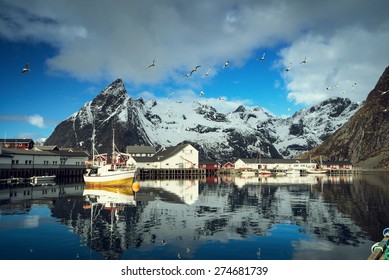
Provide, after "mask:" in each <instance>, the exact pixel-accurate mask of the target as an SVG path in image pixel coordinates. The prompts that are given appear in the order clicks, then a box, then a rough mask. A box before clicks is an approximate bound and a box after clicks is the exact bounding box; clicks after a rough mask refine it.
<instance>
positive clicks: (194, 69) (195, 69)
mask: <svg viewBox="0 0 389 280" xmlns="http://www.w3.org/2000/svg"><path fill="white" fill-rule="evenodd" d="M200 67H201V65H197V66H196V67H195V68H193V69H192V71H190V72H189V75H190V76H192V74H193V73H194V72H196V71H197V68H200Z"/></svg>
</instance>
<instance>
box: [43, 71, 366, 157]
mask: <svg viewBox="0 0 389 280" xmlns="http://www.w3.org/2000/svg"><path fill="white" fill-rule="evenodd" d="M359 108H360V105H359V104H357V103H356V102H351V101H350V100H349V99H347V98H340V97H338V98H331V99H328V100H325V101H323V102H321V103H320V104H318V105H316V106H312V107H310V108H306V109H302V110H300V111H298V112H296V113H295V114H293V116H291V117H288V118H277V117H275V116H272V115H271V114H269V113H268V112H266V111H265V110H264V109H263V108H261V107H255V108H252V109H250V110H248V109H247V108H245V107H244V106H242V105H241V106H238V107H237V108H236V109H235V110H234V111H232V112H229V113H221V112H218V111H217V110H216V109H215V108H214V107H212V106H210V105H208V104H207V103H206V99H199V100H194V101H192V102H183V101H173V100H168V99H166V100H162V99H161V100H158V101H157V100H148V101H145V100H144V99H142V98H139V99H133V98H131V97H130V96H129V95H128V94H127V90H126V89H125V86H124V84H123V81H122V80H121V79H117V80H115V81H114V82H112V83H111V84H110V85H108V86H107V87H106V88H105V89H103V90H102V91H101V92H100V93H99V94H98V95H97V96H96V97H95V98H94V99H93V100H91V101H89V102H87V103H85V104H84V105H83V106H82V107H81V108H80V110H79V111H78V112H75V113H74V114H72V115H71V116H70V117H69V118H67V119H66V120H64V121H62V122H61V123H60V124H59V125H58V126H57V127H56V128H55V130H54V132H53V133H52V134H51V135H50V137H48V138H47V140H46V142H45V144H46V145H57V146H64V147H65V146H66V147H73V148H78V149H80V148H81V149H85V150H88V151H91V148H92V137H93V135H94V136H95V143H96V145H95V147H96V148H97V150H98V151H99V152H102V153H103V152H107V151H110V150H111V149H112V148H111V142H112V129H113V127H114V128H115V140H116V141H115V142H116V145H117V147H118V149H119V150H121V151H124V150H125V148H126V146H129V145H153V146H155V147H157V149H158V148H161V147H167V146H174V145H177V144H182V143H190V144H192V145H194V146H195V147H196V149H198V150H199V155H200V159H201V160H214V161H233V160H236V159H237V158H253V157H257V156H258V155H259V154H260V155H261V157H268V158H270V157H271V158H283V157H284V158H293V157H296V156H297V155H300V154H302V153H304V152H307V151H309V150H311V149H312V148H314V147H316V146H317V145H319V144H321V143H322V142H323V141H324V140H325V139H327V138H328V137H329V136H330V135H332V134H333V133H334V132H335V131H336V130H337V129H339V128H340V127H341V126H342V125H343V124H344V123H345V122H346V121H347V120H348V119H349V118H350V117H351V116H352V115H354V113H355V112H357V111H358V109H359Z"/></svg>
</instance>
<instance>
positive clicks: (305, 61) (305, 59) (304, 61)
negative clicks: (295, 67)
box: [300, 57, 308, 64]
mask: <svg viewBox="0 0 389 280" xmlns="http://www.w3.org/2000/svg"><path fill="white" fill-rule="evenodd" d="M302 63H308V60H307V57H305V58H304V60H303V61H301V62H300V64H302Z"/></svg>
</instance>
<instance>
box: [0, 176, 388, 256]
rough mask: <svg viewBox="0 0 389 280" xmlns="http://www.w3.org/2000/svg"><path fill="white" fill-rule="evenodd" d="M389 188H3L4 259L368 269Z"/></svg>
mask: <svg viewBox="0 0 389 280" xmlns="http://www.w3.org/2000/svg"><path fill="white" fill-rule="evenodd" d="M388 179H389V177H388V174H387V173H375V174H366V175H365V174H364V175H360V174H357V175H353V176H350V175H349V176H345V177H343V176H326V175H325V176H323V175H319V176H318V175H308V176H295V175H294V176H289V175H288V176H281V177H274V176H270V177H245V178H243V177H214V178H213V177H212V178H199V179H188V180H154V181H153V180H148V181H142V182H140V183H141V187H140V190H139V191H138V192H133V191H132V190H131V189H129V190H128V191H124V189H123V188H120V187H118V188H116V189H111V190H96V189H94V190H93V189H85V188H84V185H83V184H78V185H56V186H46V187H45V186H40V187H38V186H35V187H17V186H12V187H9V188H2V189H0V211H1V212H0V214H1V216H0V236H1V239H0V244H1V246H2V248H4V249H3V250H2V252H1V253H0V259H77V258H79V259H156V260H159V259H200V260H205V259H264V260H266V259H268V260H272V259H285V260H290V259H362V260H363V259H366V258H367V257H368V255H369V253H370V247H371V245H372V244H373V243H375V242H377V241H380V240H381V239H382V230H383V229H384V228H386V227H388V226H389V225H388V224H387V223H388V221H389V214H388V211H387V209H389V186H388V185H387V184H386V182H388ZM20 240H22V241H20ZM55 240H57V242H56V241H55ZM58 240H60V242H58Z"/></svg>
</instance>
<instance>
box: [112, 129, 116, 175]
mask: <svg viewBox="0 0 389 280" xmlns="http://www.w3.org/2000/svg"><path fill="white" fill-rule="evenodd" d="M115 162H116V158H115V128H112V161H111V167H112V169H114V167H115Z"/></svg>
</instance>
